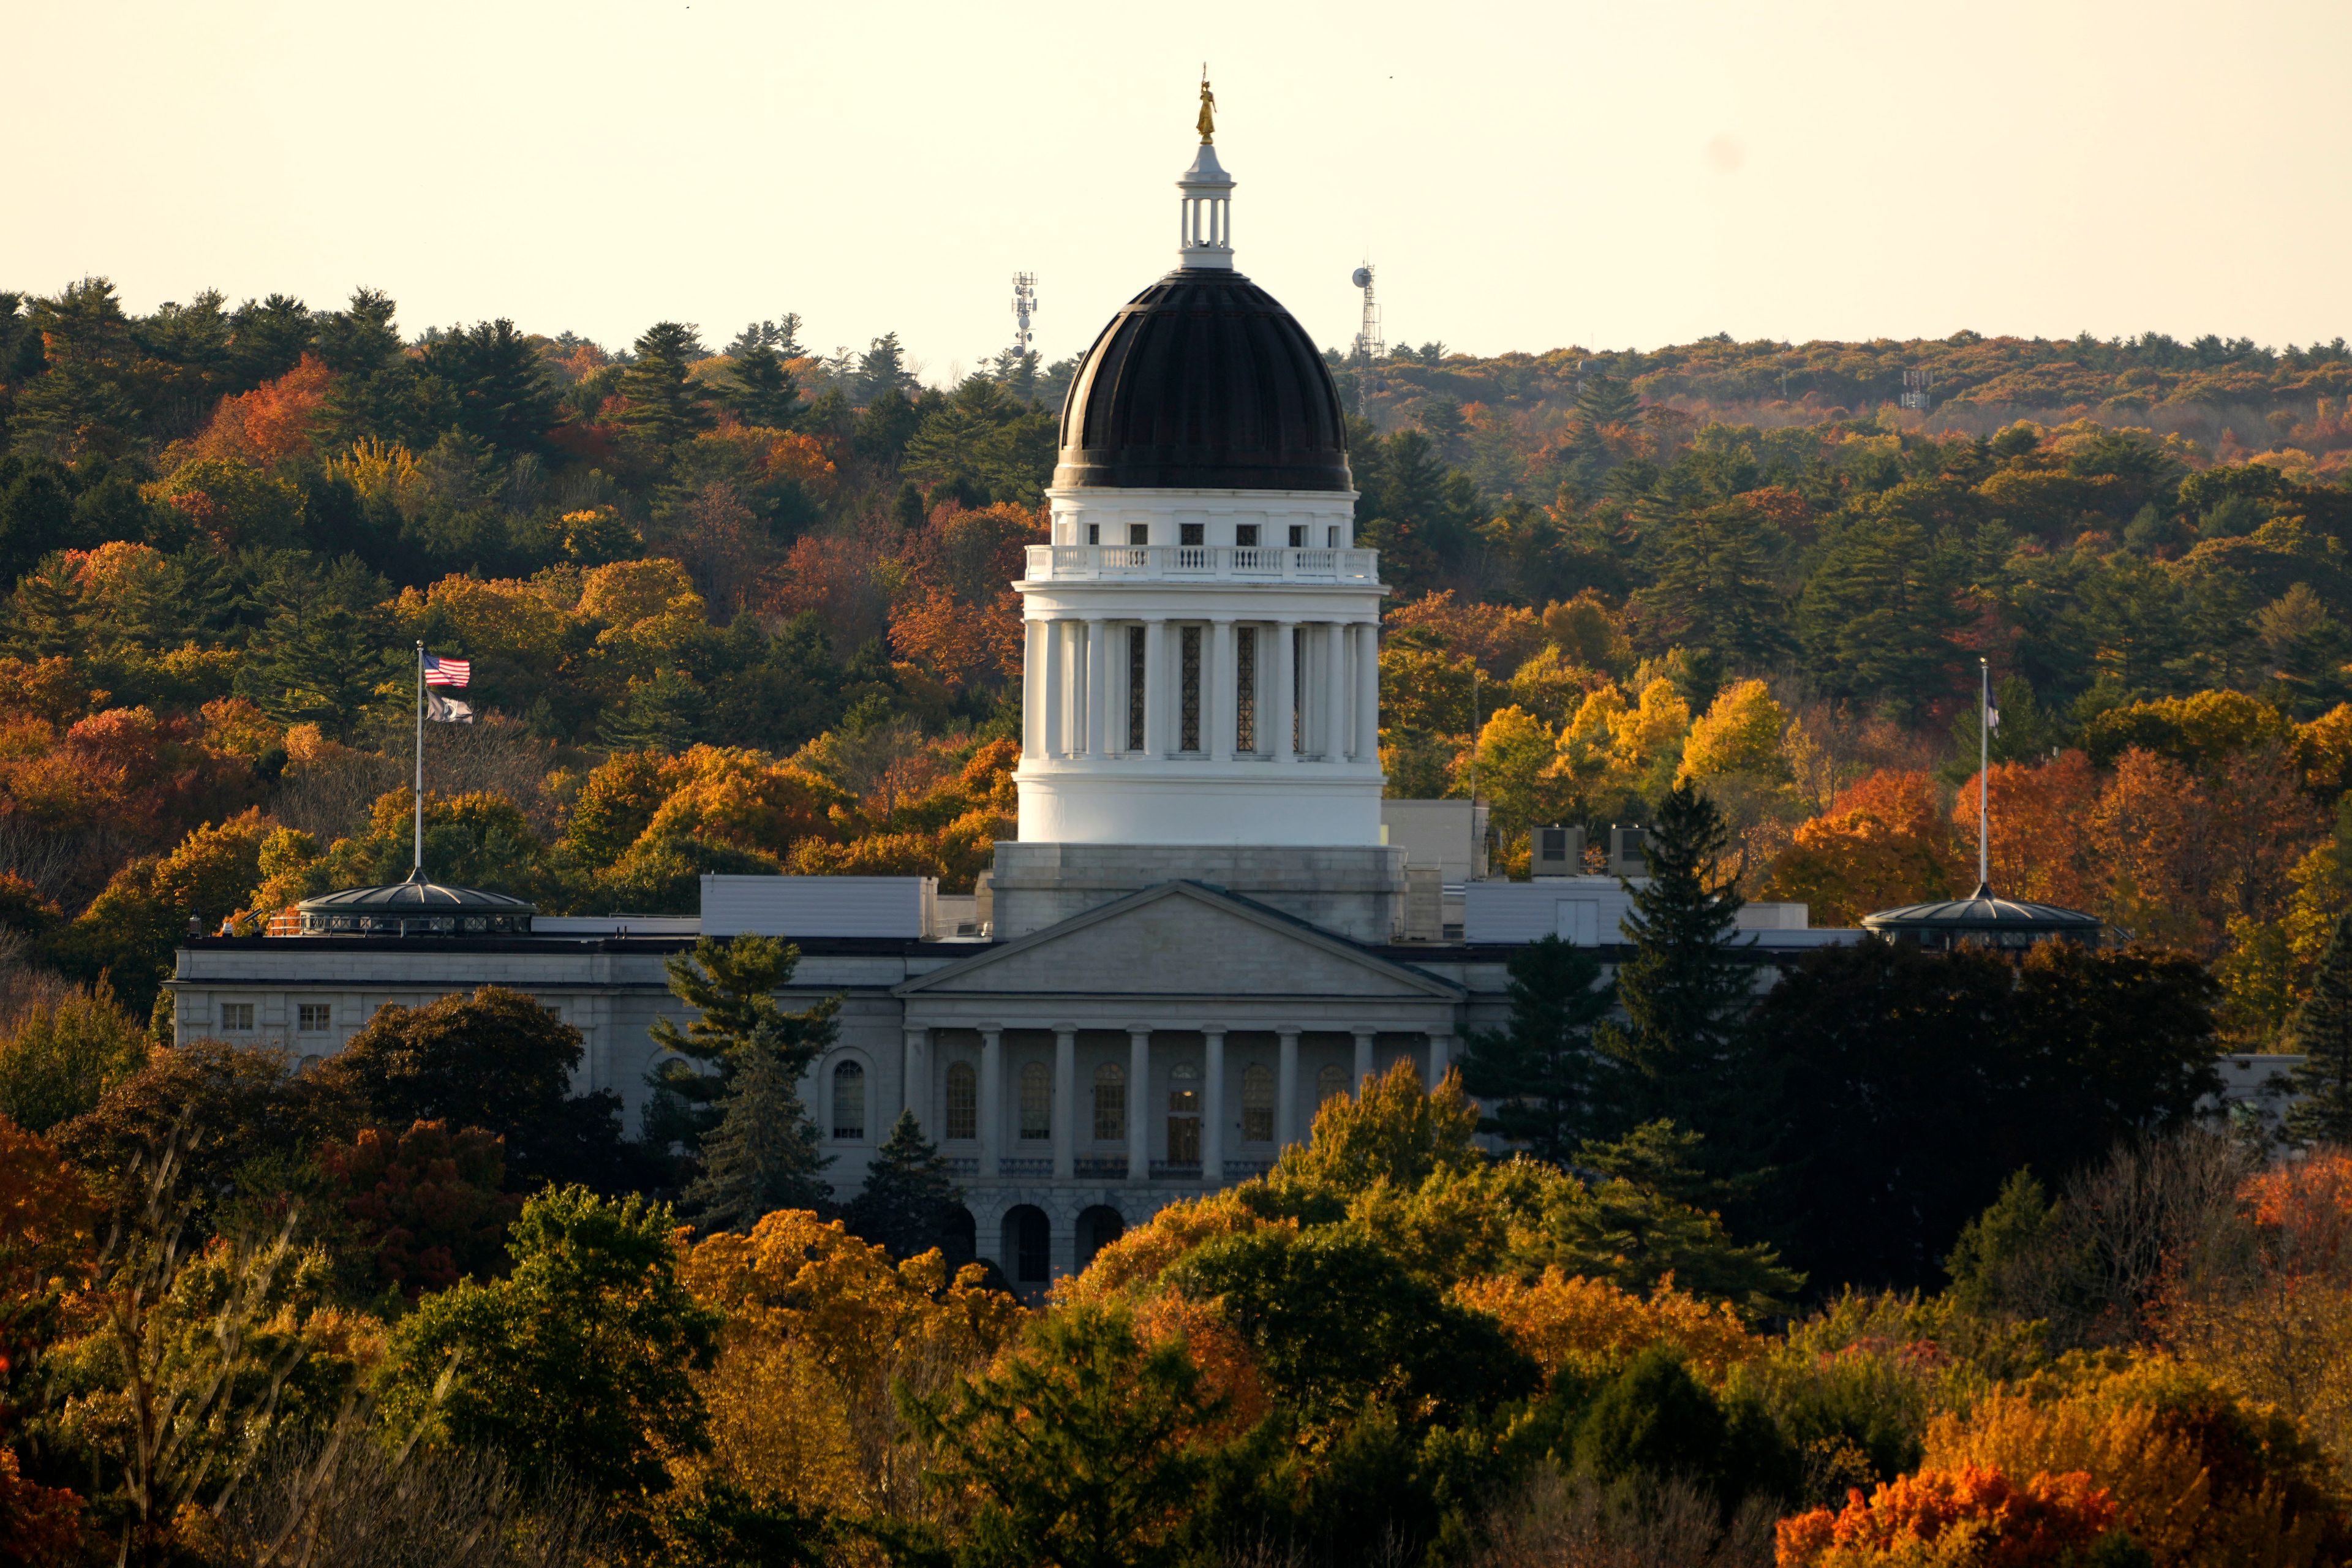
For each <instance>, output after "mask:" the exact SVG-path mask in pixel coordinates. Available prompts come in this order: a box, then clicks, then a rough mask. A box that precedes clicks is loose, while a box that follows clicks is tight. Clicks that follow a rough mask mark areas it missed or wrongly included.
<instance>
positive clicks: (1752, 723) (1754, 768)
mask: <svg viewBox="0 0 2352 1568" xmlns="http://www.w3.org/2000/svg"><path fill="white" fill-rule="evenodd" d="M1788 728H1789V714H1788V710H1786V709H1784V708H1782V707H1781V706H1780V704H1779V703H1778V702H1775V701H1774V700H1772V693H1771V692H1770V691H1769V689H1766V687H1765V685H1764V683H1763V682H1762V681H1760V680H1736V681H1734V682H1732V683H1731V684H1730V685H1729V686H1727V687H1725V688H1724V689H1723V690H1722V691H1721V692H1719V693H1717V696H1716V699H1715V701H1714V702H1713V703H1712V704H1711V705H1710V706H1709V707H1708V708H1707V710H1706V712H1705V713H1704V714H1702V715H1701V716H1700V717H1699V720H1698V721H1697V722H1696V723H1695V724H1693V725H1692V726H1691V727H1690V735H1689V738H1688V739H1687V740H1685V742H1683V760H1682V765H1681V767H1679V768H1678V769H1676V770H1675V778H1676V779H1677V780H1684V779H1689V780H1696V781H1699V782H1703V783H1712V782H1713V781H1716V780H1718V779H1725V778H1741V779H1746V780H1749V781H1752V782H1753V783H1754V784H1758V785H1760V786H1762V787H1763V788H1765V789H1768V790H1773V791H1784V790H1787V789H1788V788H1790V786H1791V785H1793V784H1795V782H1796V778H1795V774H1794V773H1792V772H1791V771H1790V766H1789V758H1788V756H1787V754H1786V753H1785V752H1783V751H1782V750H1781V745H1780V739H1781V736H1782V734H1783V733H1784V732H1785V731H1787V730H1788Z"/></svg>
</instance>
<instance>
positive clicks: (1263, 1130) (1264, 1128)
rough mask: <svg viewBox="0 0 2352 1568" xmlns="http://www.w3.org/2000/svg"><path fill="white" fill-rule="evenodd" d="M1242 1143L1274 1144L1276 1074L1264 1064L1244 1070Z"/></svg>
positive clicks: (1260, 1063) (1251, 1065)
mask: <svg viewBox="0 0 2352 1568" xmlns="http://www.w3.org/2000/svg"><path fill="white" fill-rule="evenodd" d="M1242 1142H1244V1143H1271V1142H1274V1074H1273V1073H1271V1072H1269V1071H1267V1070H1266V1068H1265V1064H1264V1063H1263V1062H1252V1063H1250V1065H1249V1066H1247V1067H1245V1068H1242Z"/></svg>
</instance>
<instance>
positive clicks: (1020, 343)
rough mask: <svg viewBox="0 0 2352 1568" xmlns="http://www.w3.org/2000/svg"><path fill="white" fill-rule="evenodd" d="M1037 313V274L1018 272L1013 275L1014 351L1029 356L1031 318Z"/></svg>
mask: <svg viewBox="0 0 2352 1568" xmlns="http://www.w3.org/2000/svg"><path fill="white" fill-rule="evenodd" d="M1036 313H1037V275H1036V274H1035V273H1034V272H1016V273H1014V274H1013V353H1016V354H1019V355H1022V356H1023V357H1024V358H1025V357H1027V355H1028V353H1029V318H1030V317H1032V316H1034V315H1035V314H1036Z"/></svg>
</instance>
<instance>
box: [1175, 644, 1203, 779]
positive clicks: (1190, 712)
mask: <svg viewBox="0 0 2352 1568" xmlns="http://www.w3.org/2000/svg"><path fill="white" fill-rule="evenodd" d="M1176 641H1177V646H1178V663H1179V664H1180V665H1181V672H1180V674H1179V676H1178V679H1177V683H1176V689H1177V692H1178V694H1179V699H1180V700H1179V705H1178V708H1177V725H1176V749H1177V750H1178V751H1180V752H1197V751H1199V750H1200V749H1201V628H1200V627H1198V626H1186V627H1185V628H1184V629H1183V630H1182V631H1181V632H1179V633H1177V634H1176Z"/></svg>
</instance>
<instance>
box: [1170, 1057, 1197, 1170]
mask: <svg viewBox="0 0 2352 1568" xmlns="http://www.w3.org/2000/svg"><path fill="white" fill-rule="evenodd" d="M1168 1163H1170V1164H1171V1165H1197V1164H1199V1163H1201V1069H1200V1068H1196V1067H1194V1066H1193V1065H1192V1063H1191V1062H1178V1063H1177V1064H1176V1066H1175V1068H1173V1069H1172V1070H1171V1071H1170V1073H1169V1074H1168Z"/></svg>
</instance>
